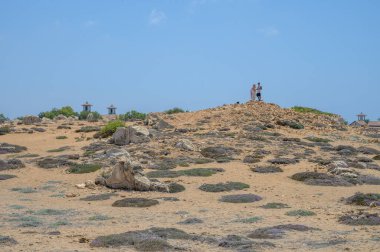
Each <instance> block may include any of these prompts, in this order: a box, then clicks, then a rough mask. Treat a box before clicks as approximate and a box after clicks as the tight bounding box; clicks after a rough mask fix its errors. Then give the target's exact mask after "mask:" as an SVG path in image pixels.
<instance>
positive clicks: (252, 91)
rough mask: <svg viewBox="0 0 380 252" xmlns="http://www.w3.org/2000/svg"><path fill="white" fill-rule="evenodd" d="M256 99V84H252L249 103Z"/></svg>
mask: <svg viewBox="0 0 380 252" xmlns="http://www.w3.org/2000/svg"><path fill="white" fill-rule="evenodd" d="M255 99H256V84H253V86H252V88H251V101H254V100H255Z"/></svg>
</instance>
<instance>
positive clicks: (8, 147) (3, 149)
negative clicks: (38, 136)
mask: <svg viewBox="0 0 380 252" xmlns="http://www.w3.org/2000/svg"><path fill="white" fill-rule="evenodd" d="M25 150H27V148H26V147H24V146H19V145H14V144H8V143H0V154H8V153H19V152H22V151H25Z"/></svg>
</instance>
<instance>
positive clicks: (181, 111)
mask: <svg viewBox="0 0 380 252" xmlns="http://www.w3.org/2000/svg"><path fill="white" fill-rule="evenodd" d="M184 112H185V110H183V109H181V108H178V107H175V108H172V109H168V110H166V111H165V113H166V114H169V115H171V114H177V113H184Z"/></svg>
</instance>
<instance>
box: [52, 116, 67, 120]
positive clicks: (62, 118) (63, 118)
mask: <svg viewBox="0 0 380 252" xmlns="http://www.w3.org/2000/svg"><path fill="white" fill-rule="evenodd" d="M54 120H55V121H59V120H67V117H66V116H64V115H57V116H56V117H54Z"/></svg>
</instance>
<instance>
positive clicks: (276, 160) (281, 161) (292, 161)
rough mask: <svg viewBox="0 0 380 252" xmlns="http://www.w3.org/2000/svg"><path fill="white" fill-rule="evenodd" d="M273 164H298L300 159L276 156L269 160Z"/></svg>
mask: <svg viewBox="0 0 380 252" xmlns="http://www.w3.org/2000/svg"><path fill="white" fill-rule="evenodd" d="M268 162H269V163H271V164H296V163H298V162H299V160H298V159H291V158H274V159H270V160H268Z"/></svg>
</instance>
